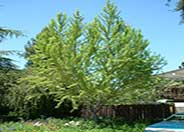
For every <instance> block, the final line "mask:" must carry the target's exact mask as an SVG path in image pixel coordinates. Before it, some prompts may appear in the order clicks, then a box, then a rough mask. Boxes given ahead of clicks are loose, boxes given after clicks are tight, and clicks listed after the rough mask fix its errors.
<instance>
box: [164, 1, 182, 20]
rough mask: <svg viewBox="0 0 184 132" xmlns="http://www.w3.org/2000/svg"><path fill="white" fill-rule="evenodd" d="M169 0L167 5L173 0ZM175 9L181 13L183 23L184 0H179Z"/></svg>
mask: <svg viewBox="0 0 184 132" xmlns="http://www.w3.org/2000/svg"><path fill="white" fill-rule="evenodd" d="M167 1H168V3H167V5H169V3H170V2H171V1H172V0H167ZM175 11H178V12H180V13H181V14H180V16H181V23H183V22H184V0H177V4H176V7H175Z"/></svg>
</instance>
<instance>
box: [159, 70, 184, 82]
mask: <svg viewBox="0 0 184 132" xmlns="http://www.w3.org/2000/svg"><path fill="white" fill-rule="evenodd" d="M159 76H160V77H165V78H169V79H174V80H184V68H182V69H177V70H172V71H168V72H164V73H161V74H159Z"/></svg>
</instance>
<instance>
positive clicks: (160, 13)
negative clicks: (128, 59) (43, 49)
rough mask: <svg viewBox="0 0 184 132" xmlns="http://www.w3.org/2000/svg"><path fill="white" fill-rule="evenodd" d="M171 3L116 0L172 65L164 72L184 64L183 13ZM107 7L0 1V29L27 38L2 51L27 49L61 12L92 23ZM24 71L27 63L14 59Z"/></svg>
mask: <svg viewBox="0 0 184 132" xmlns="http://www.w3.org/2000/svg"><path fill="white" fill-rule="evenodd" d="M166 1H167V0H154V1H153V0H114V3H115V4H116V5H117V6H118V8H119V10H120V11H121V17H122V18H123V19H124V20H125V21H126V23H128V24H129V25H131V26H132V27H134V28H136V29H140V30H141V31H142V33H143V35H144V37H145V39H148V40H149V41H150V46H149V48H150V49H151V51H153V52H156V53H158V54H161V56H163V57H164V58H165V59H166V60H167V62H168V64H167V65H166V66H165V67H164V71H169V70H173V69H177V68H178V65H180V63H181V61H184V43H183V42H184V36H183V35H184V24H183V25H179V21H180V17H179V13H177V12H173V11H172V10H173V9H174V5H175V4H176V0H173V1H172V3H171V6H170V7H167V6H165V3H166ZM104 4H105V0H0V5H2V6H0V18H1V21H0V26H4V27H7V28H14V29H20V30H22V31H23V32H24V33H25V34H26V37H21V38H17V39H9V40H6V41H4V42H3V43H1V45H0V49H6V50H7V49H9V50H19V51H23V50H24V45H25V44H26V43H27V41H28V40H29V39H30V38H33V37H35V35H36V34H38V33H39V32H40V31H41V29H42V28H43V27H44V26H46V25H47V24H48V23H49V21H50V19H52V18H55V16H56V14H57V13H58V12H65V13H67V14H68V15H72V13H73V12H75V11H76V10H77V9H79V10H80V11H81V14H82V15H83V16H84V18H85V21H91V20H92V19H93V18H94V17H95V16H96V15H97V14H99V12H100V11H101V9H102V7H103V6H104ZM12 58H13V59H14V60H15V62H16V64H17V65H19V66H20V67H21V68H23V66H24V64H25V60H24V59H23V58H19V57H15V56H12Z"/></svg>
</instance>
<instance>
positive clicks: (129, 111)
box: [81, 104, 175, 121]
mask: <svg viewBox="0 0 184 132" xmlns="http://www.w3.org/2000/svg"><path fill="white" fill-rule="evenodd" d="M174 112H175V108H174V106H173V105H166V104H151V105H119V106H103V107H101V109H100V110H99V111H98V113H97V114H98V116H100V117H110V118H121V119H124V120H126V121H136V120H155V119H163V118H166V117H168V116H170V115H171V114H173V113H174ZM81 116H82V117H84V118H90V117H91V113H90V112H89V111H88V110H87V109H86V108H82V111H81Z"/></svg>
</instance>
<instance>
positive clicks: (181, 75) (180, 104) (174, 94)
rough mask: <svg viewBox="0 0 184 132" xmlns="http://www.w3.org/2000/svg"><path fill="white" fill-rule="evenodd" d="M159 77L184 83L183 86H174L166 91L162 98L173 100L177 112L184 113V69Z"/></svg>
mask: <svg viewBox="0 0 184 132" xmlns="http://www.w3.org/2000/svg"><path fill="white" fill-rule="evenodd" d="M159 76H160V77H164V78H168V79H172V80H176V81H180V82H183V85H173V86H170V87H168V88H167V89H166V90H164V91H163V94H162V98H164V99H168V100H172V101H173V103H174V105H175V111H176V112H184V68H182V69H177V70H173V71H169V72H165V73H162V74H159Z"/></svg>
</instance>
